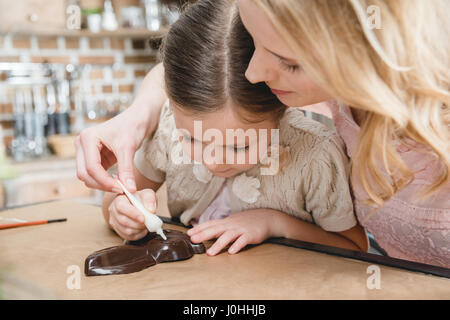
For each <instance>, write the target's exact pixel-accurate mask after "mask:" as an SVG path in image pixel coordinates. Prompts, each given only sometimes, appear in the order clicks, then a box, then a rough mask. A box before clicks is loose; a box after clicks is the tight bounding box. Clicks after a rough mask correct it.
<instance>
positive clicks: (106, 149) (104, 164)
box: [75, 64, 167, 193]
mask: <svg viewBox="0 0 450 320" xmlns="http://www.w3.org/2000/svg"><path fill="white" fill-rule="evenodd" d="M163 82H164V68H163V66H162V64H158V65H156V66H155V67H154V68H153V69H152V70H151V71H150V72H149V73H148V74H147V76H146V77H145V78H144V80H143V81H142V84H141V87H140V89H139V92H138V93H137V95H136V98H135V99H134V101H133V104H132V105H131V106H130V107H129V108H128V109H127V110H125V111H124V112H122V113H121V114H119V115H117V116H116V117H114V118H112V119H111V120H109V121H107V122H105V123H102V124H99V125H97V126H95V127H92V128H87V129H85V130H83V131H82V132H81V134H80V135H79V136H78V137H77V138H76V140H75V146H76V148H77V176H78V178H79V179H80V180H82V181H83V182H84V183H85V184H86V186H87V187H89V188H94V189H100V190H104V191H109V192H115V193H121V189H120V186H119V185H118V184H117V183H116V181H115V180H114V179H112V178H111V177H110V176H109V175H108V173H107V172H106V170H108V168H110V167H111V166H112V165H114V164H115V163H116V162H117V167H118V168H117V169H118V174H119V179H120V181H122V182H124V183H125V185H126V186H127V189H128V190H129V191H130V192H132V193H133V192H135V191H136V182H135V176H134V174H133V161H134V154H135V152H136V150H137V149H139V147H140V146H141V144H142V142H143V140H144V138H145V137H146V136H147V135H149V134H151V133H152V132H154V131H155V130H156V127H157V126H158V120H159V114H160V112H161V108H162V106H163V104H164V103H165V101H166V100H167V95H166V92H165V90H164V85H163Z"/></svg>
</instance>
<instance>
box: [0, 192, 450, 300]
mask: <svg viewBox="0 0 450 320" xmlns="http://www.w3.org/2000/svg"><path fill="white" fill-rule="evenodd" d="M0 216H2V217H15V218H20V219H26V220H37V219H52V218H67V219H68V221H67V222H62V223H54V224H48V225H38V226H31V227H22V228H17V229H7V230H0V261H1V263H0V265H7V266H8V268H7V270H8V271H9V274H10V275H11V277H15V278H20V279H21V281H24V282H26V283H28V284H30V286H32V287H37V288H40V290H41V291H42V292H46V294H47V295H48V296H54V297H57V298H62V299H450V280H449V279H446V278H441V277H437V276H432V275H425V274H421V273H417V272H410V271H406V270H402V269H397V268H392V267H386V266H382V265H380V266H378V267H379V268H380V275H381V278H380V281H381V282H380V285H381V287H380V289H369V288H368V287H367V282H368V279H369V277H371V274H368V272H367V270H368V267H369V266H371V263H368V262H363V261H358V260H353V259H346V258H342V257H338V256H332V255H328V254H323V253H318V252H313V251H309V250H303V249H298V248H293V247H288V246H283V245H279V244H272V243H264V244H262V245H258V246H254V247H251V248H249V249H247V250H245V251H243V252H241V253H239V254H236V255H229V254H227V253H226V252H225V253H222V254H220V255H218V256H215V257H209V256H207V255H206V254H200V255H194V256H193V257H192V258H191V259H189V260H185V261H179V262H172V263H162V264H157V265H155V266H152V267H150V268H148V269H145V270H143V271H141V272H137V273H133V274H128V275H111V276H98V277H86V276H85V275H84V260H85V258H86V257H87V256H88V255H89V254H91V253H92V252H94V251H97V250H100V249H103V248H106V247H110V246H115V245H119V244H121V243H122V240H121V239H120V238H119V237H118V236H116V235H115V233H113V232H112V231H111V230H110V229H109V228H107V226H106V224H105V222H104V221H103V217H102V214H101V209H100V207H97V206H93V205H87V204H80V203H77V202H74V201H67V200H66V201H57V202H50V203H44V204H39V205H33V206H28V207H23V208H18V209H14V210H7V211H2V212H0ZM165 228H169V229H177V230H185V229H184V228H183V227H180V226H176V225H172V224H166V225H165ZM205 244H206V246H207V247H209V246H210V245H211V242H207V243H205ZM369 269H370V268H369ZM77 270H79V271H80V272H81V274H79V278H78V280H79V282H78V283H79V289H77V288H76V286H75V287H74V285H73V284H74V283H77V282H76V281H75V282H73V280H74V277H76V276H77ZM369 282H370V281H369Z"/></svg>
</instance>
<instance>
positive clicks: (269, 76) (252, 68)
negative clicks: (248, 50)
mask: <svg viewBox="0 0 450 320" xmlns="http://www.w3.org/2000/svg"><path fill="white" fill-rule="evenodd" d="M271 63H272V61H270V59H269V57H267V56H266V55H264V53H262V52H260V50H255V51H254V53H253V56H252V58H251V60H250V63H249V64H248V68H247V70H246V72H245V77H246V78H247V80H248V81H250V83H258V82H270V81H273V80H275V77H276V71H275V69H274V68H273V67H272V66H271Z"/></svg>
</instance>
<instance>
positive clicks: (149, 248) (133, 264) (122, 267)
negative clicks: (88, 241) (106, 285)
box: [84, 230, 205, 276]
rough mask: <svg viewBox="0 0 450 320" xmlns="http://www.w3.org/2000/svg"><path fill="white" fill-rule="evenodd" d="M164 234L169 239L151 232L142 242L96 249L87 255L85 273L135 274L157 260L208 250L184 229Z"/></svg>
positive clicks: (185, 256)
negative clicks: (193, 239)
mask: <svg viewBox="0 0 450 320" xmlns="http://www.w3.org/2000/svg"><path fill="white" fill-rule="evenodd" d="M164 233H165V235H166V236H167V240H163V239H162V238H161V237H160V236H159V235H157V234H155V233H148V234H147V235H146V236H145V237H144V238H142V239H140V240H138V241H126V242H125V244H124V245H121V246H115V247H110V248H106V249H103V250H99V251H96V252H94V253H92V254H90V255H89V256H88V257H87V258H86V260H85V263H84V273H85V274H86V275H87V276H99V275H109V274H126V273H133V272H138V271H141V270H143V269H145V268H148V267H151V266H153V265H155V264H157V263H161V262H171V261H179V260H186V259H189V258H191V257H192V256H193V255H194V254H200V253H205V246H204V245H203V243H200V244H194V243H192V242H191V241H190V239H189V237H188V236H187V235H186V234H185V233H183V232H180V231H177V230H164Z"/></svg>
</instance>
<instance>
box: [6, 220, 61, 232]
mask: <svg viewBox="0 0 450 320" xmlns="http://www.w3.org/2000/svg"><path fill="white" fill-rule="evenodd" d="M63 221H67V219H66V218H63V219H52V220H37V221H28V222H16V223H8V224H0V229H10V228H18V227H25V226H35V225H37V224H46V223H53V222H63Z"/></svg>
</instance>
